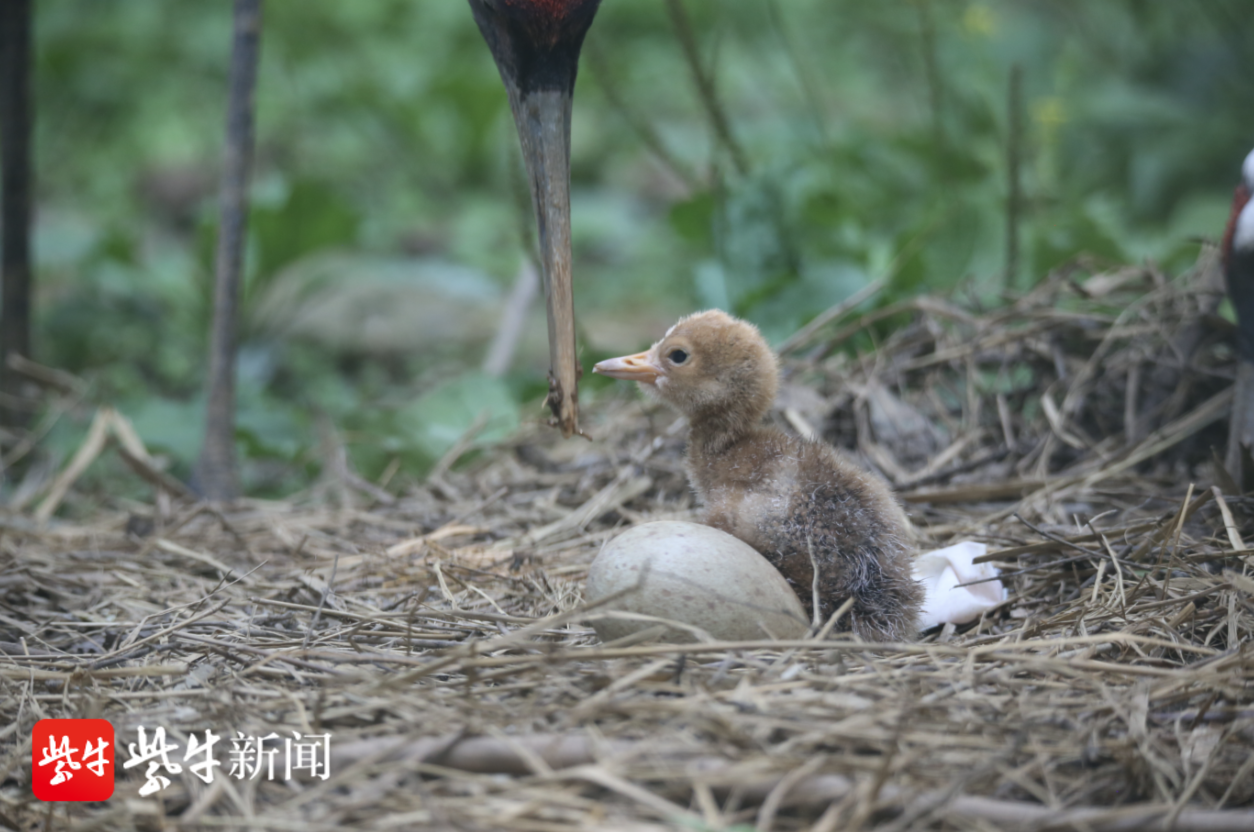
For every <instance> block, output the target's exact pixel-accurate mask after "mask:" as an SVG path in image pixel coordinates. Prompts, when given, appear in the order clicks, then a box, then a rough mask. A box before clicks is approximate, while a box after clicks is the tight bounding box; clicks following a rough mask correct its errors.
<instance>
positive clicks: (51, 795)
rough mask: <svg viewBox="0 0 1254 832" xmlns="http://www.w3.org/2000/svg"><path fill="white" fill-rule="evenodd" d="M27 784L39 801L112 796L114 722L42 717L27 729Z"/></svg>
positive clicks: (98, 798)
mask: <svg viewBox="0 0 1254 832" xmlns="http://www.w3.org/2000/svg"><path fill="white" fill-rule="evenodd" d="M30 756H31V766H30V783H31V789H32V790H33V791H34V792H35V797H37V798H39V799H40V800H108V799H109V798H110V797H112V796H113V724H112V723H110V722H109V720H107V719H41V720H39V721H38V722H36V723H35V727H34V728H32V729H31V732H30Z"/></svg>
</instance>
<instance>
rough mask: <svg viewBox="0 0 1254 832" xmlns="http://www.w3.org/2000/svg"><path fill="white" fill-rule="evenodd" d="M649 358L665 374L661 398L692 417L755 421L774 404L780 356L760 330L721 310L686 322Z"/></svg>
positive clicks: (661, 379)
mask: <svg viewBox="0 0 1254 832" xmlns="http://www.w3.org/2000/svg"><path fill="white" fill-rule="evenodd" d="M648 354H649V358H650V361H651V363H653V364H654V365H655V366H657V367H659V368H661V369H662V371H663V372H662V373H661V374H660V375H659V377H658V379H657V381H656V382H655V384H654V385H653V387H654V390H655V391H656V394H657V396H658V397H659V398H661V399H662V400H663V401H665V402H667V403H668V404H670V405H672V406H673V407H675V408H676V409H677V410H679V411H680V412H681V413H684V414H686V415H687V416H689V417H690V418H692V417H699V416H701V415H704V414H709V413H711V412H718V411H724V412H725V411H728V410H735V411H739V412H741V413H742V414H743V415H744V417H745V418H746V420H748V421H750V422H756V421H757V420H759V419H761V418H762V416H763V415H765V414H766V411H767V410H769V409H770V406H771V403H772V402H773V401H774V400H775V391H776V388H777V387H778V385H779V369H778V364H777V362H776V359H775V353H773V352H772V351H771V348H770V347H769V346H767V343H766V340H765V339H764V338H763V337H762V333H760V332H759V331H758V328H757V327H756V326H754V325H753V324H751V323H749V322H748V321H742V320H740V319H738V318H733V317H732V316H731V315H728V314H727V313H726V312H723V311H721V310H718V309H711V310H709V311H707V312H698V313H696V314H694V315H689V316H688V317H686V318H682V319H681V320H680V321H679V323H677V324H675V325H674V326H673V327H671V328H670V330H669V331H668V332H667V333H666V335H665V337H663V338H662V340H661V341H658V342H657V343H656V344H654V345H653V346H652V348H650V350H649V353H648Z"/></svg>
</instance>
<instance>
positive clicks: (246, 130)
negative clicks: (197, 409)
mask: <svg viewBox="0 0 1254 832" xmlns="http://www.w3.org/2000/svg"><path fill="white" fill-rule="evenodd" d="M260 36H261V0H235V35H234V42H233V44H232V48H231V78H230V92H229V99H228V102H227V113H226V150H225V152H224V155H223V165H222V187H221V194H220V201H221V206H220V210H221V214H220V220H219V225H218V248H217V253H216V260H215V266H214V297H213V331H212V333H211V336H210V343H209V379H208V404H207V412H206V417H205V442H204V445H203V447H202V449H201V452H200V462H199V463H198V465H197V469H196V480H197V485H198V487H199V490H200V492H201V493H202V494H204V495H205V496H206V497H208V498H209V499H211V500H229V499H232V498H234V497H235V496H237V495H238V493H239V483H238V477H237V474H236V465H235V337H236V336H235V333H236V317H237V314H238V306H239V286H240V272H241V268H242V265H243V261H244V239H245V236H246V232H247V229H248V176H249V169H250V168H251V165H252V155H253V92H254V90H255V89H256V86H257V56H258V51H259V47H260Z"/></svg>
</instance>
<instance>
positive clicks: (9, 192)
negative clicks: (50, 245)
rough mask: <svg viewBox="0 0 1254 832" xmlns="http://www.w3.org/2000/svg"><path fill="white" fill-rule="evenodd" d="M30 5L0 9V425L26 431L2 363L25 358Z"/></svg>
mask: <svg viewBox="0 0 1254 832" xmlns="http://www.w3.org/2000/svg"><path fill="white" fill-rule="evenodd" d="M31 6H32V0H5V2H4V3H3V5H0V128H2V129H0V146H2V148H3V149H2V150H0V160H2V164H3V167H4V171H3V180H2V181H0V216H2V219H0V222H3V227H2V228H0V246H2V247H3V252H2V253H0V280H2V281H3V290H2V291H0V425H8V426H11V427H19V426H24V425H26V423H27V421H28V420H29V419H30V415H31V411H30V409H29V408H28V407H25V406H23V405H24V397H23V395H22V388H23V386H24V384H23V378H22V376H21V375H20V374H18V373H17V372H15V371H14V370H13V368H12V367H11V366H10V365H9V362H8V360H7V359H8V357H9V356H15V357H27V358H29V357H30V354H31V339H30V332H31V330H30V318H31V283H32V282H33V272H32V268H31V257H30V251H31V247H30V235H31V206H32V200H33V183H32V177H33V174H32V164H31V133H32V131H33V129H34V106H33V102H32V98H31V66H32V62H31V30H32V20H31V14H32V10H31Z"/></svg>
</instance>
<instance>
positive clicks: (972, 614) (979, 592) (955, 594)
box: [914, 540, 1006, 630]
mask: <svg viewBox="0 0 1254 832" xmlns="http://www.w3.org/2000/svg"><path fill="white" fill-rule="evenodd" d="M987 550H988V549H987V547H986V546H985V545H984V544H983V543H974V542H972V541H970V540H964V541H963V542H961V543H955V544H954V545H953V546H946V547H945V548H944V549H937V550H936V551H934V552H925V553H924V554H922V555H919V557H918V558H917V559H916V560H915V562H914V577H915V578H916V579H918V580H919V581H920V582H921V583H922V584H923V588H924V590H925V592H926V595H925V597H924V599H923V612H922V614H920V615H919V629H920V630H927V629H929V628H931V627H935V626H936V625H937V624H950V623H953V624H965V623H967V622H968V621H974V620H975V619H977V618H979V617H980V614H981V613H983V612H985V611H986V610H990V609H992V608H993V607H995V606H997V605H998V604H1000V603H1001V602H1002V601H1005V600H1006V587H1005V586H1003V585H1002V582H1001V581H1000V580H997V576H998V575H1000V574H1001V571H1000V570H999V569H998V568H997V567H996V566H993V565H992V564H991V563H973V561H974V560H975V559H976V558H978V557H980V556H981V555H983V554H984V553H985V552H986V551H987ZM988 578H992V579H993V580H987V579H988ZM971 581H983V583H978V584H971V586H959V584H966V583H971Z"/></svg>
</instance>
